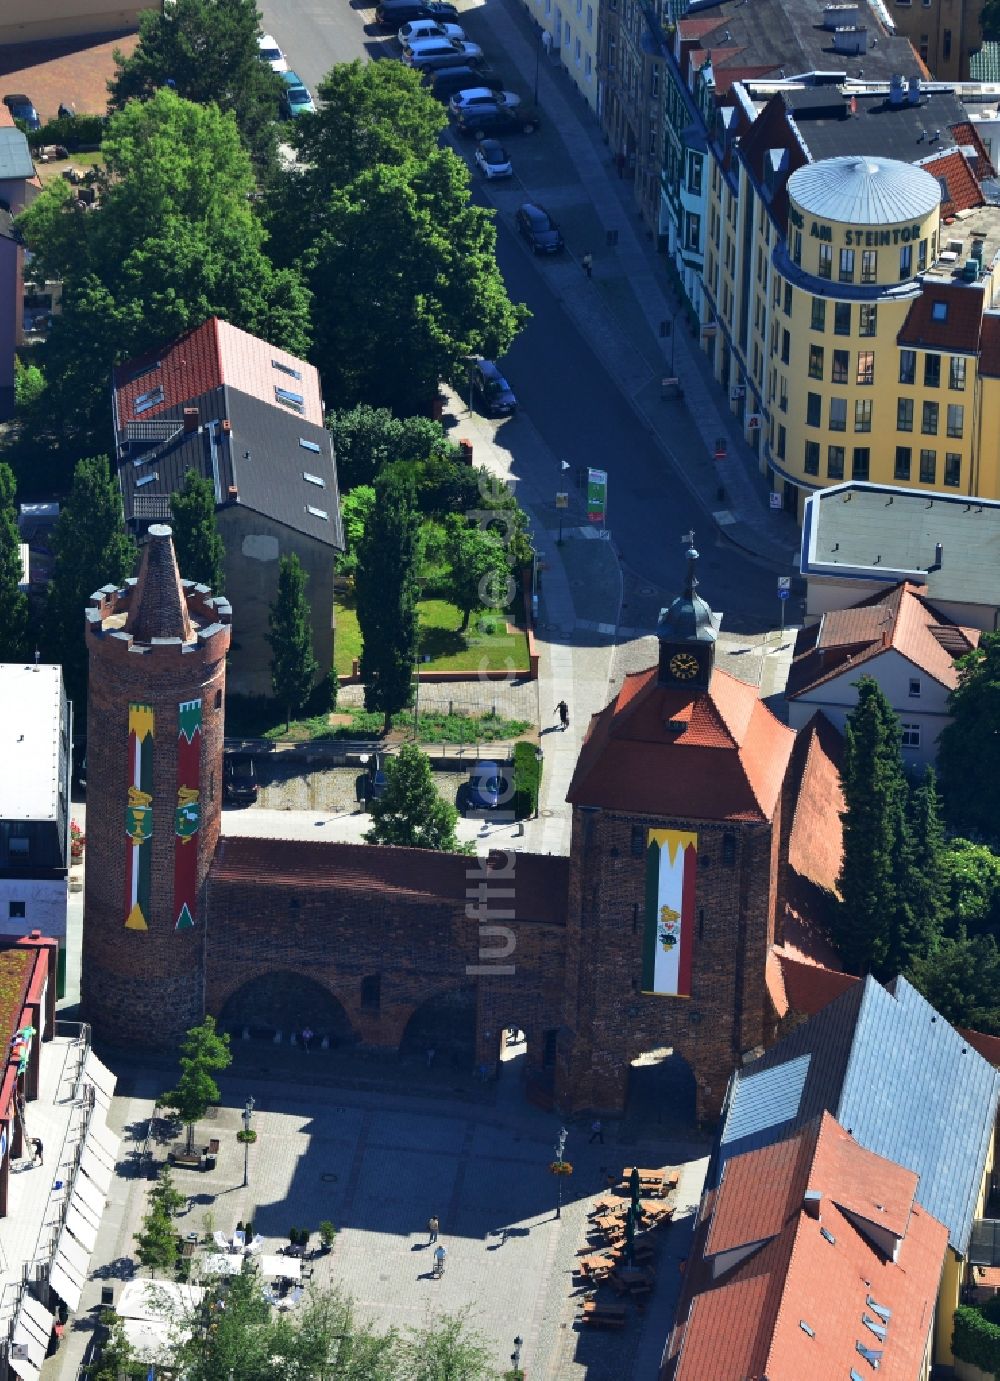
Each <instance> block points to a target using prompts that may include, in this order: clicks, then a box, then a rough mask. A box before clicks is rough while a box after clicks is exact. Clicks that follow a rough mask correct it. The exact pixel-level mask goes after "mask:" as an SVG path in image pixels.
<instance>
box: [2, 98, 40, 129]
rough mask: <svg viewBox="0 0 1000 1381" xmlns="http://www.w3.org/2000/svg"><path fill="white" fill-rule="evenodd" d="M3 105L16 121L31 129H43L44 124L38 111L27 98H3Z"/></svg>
mask: <svg viewBox="0 0 1000 1381" xmlns="http://www.w3.org/2000/svg"><path fill="white" fill-rule="evenodd" d="M3 103H4V105H5V106H6V107H7V109H8V110H9V111H10V113H11V115H13V117H14V119H15V120H21V121H22V122H23V123H24V124H26V125H27V126H28V128H29V129H41V127H42V122H41V120H40V118H39V115H38V111H37V110H36V109H35V107H34V106H33V105H32V103H31V101H30V100H29V99H28V97H27V96H21V95H12V96H5V97H4V98H3Z"/></svg>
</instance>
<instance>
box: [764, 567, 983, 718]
mask: <svg viewBox="0 0 1000 1381" xmlns="http://www.w3.org/2000/svg"><path fill="white" fill-rule="evenodd" d="M945 644H947V646H946V645H945ZM978 644H979V632H978V630H977V629H974V628H962V627H961V626H960V625H959V624H954V623H952V622H951V621H950V620H949V619H947V618H946V617H945V616H944V615H943V614H939V613H938V612H937V611H936V610H935V609H934V608H933V606H932V605H931V604H929V603H928V601H927V600H926V599H925V598H924V597H923V595H922V594H921V593H920V590H919V587H918V586H916V585H912V584H910V583H909V582H905V581H904V582H902V583H901V584H899V585H894V586H893V588H892V589H891V590H890V591H889V592H888V593H887V594H881V593H877V594H874V595H869V596H868V598H867V599H863V600H860V601H859V602H858V603H857V604H854V605H851V607H850V608H848V609H834V610H831V612H830V613H828V614H824V615H823V617H822V619H821V620H820V621H819V623H818V624H812V625H810V627H808V628H803V629H802V630H801V631H800V632H799V634H798V636H797V638H796V640H795V652H794V655H793V657H792V666H791V670H790V671H789V674H788V684H787V687H786V691H785V694H786V696H787V697H788V698H789V699H794V698H795V697H796V696H800V695H804V694H805V693H806V692H807V691H811V690H815V688H816V687H817V686H821V685H823V683H824V682H826V681H830V680H832V679H833V678H834V677H836V676H839V675H841V673H843V672H845V671H848V672H850V673H851V675H852V676H853V675H854V674H856V673H857V670H858V668H859V667H860V666H862V665H863V664H864V663H865V662H869V661H871V660H872V659H873V658H875V657H878V656H880V655H881V654H882V653H883V652H886V651H888V650H889V649H890V648H891V649H892V650H894V651H895V652H898V653H900V654H901V655H902V656H903V657H905V658H906V659H907V660H908V661H910V662H912V663H913V665H914V666H915V667H917V668H918V669H919V670H921V671H924V672H926V673H927V675H928V676H931V677H933V678H934V680H936V681H939V682H940V683H941V685H943V686H945V687H947V688H948V689H949V690H953V689H954V688H955V686H957V684H958V672H957V671H956V669H955V661H956V659H957V658H958V657H960V656H963V655H964V654H965V653H966V652H969V651H971V650H972V649H973V648H974V647H977V646H978ZM951 647H953V648H954V651H951V650H949V648H951Z"/></svg>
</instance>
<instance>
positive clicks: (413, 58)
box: [403, 38, 483, 67]
mask: <svg viewBox="0 0 1000 1381" xmlns="http://www.w3.org/2000/svg"><path fill="white" fill-rule="evenodd" d="M482 56H483V50H482V48H480V46H479V44H478V43H469V42H468V40H462V39H458V38H415V39H414V40H413V42H412V43H404V45H403V61H404V62H405V63H406V65H407V66H408V67H437V66H444V65H445V64H447V63H449V62H451V63H452V64H455V65H457V64H459V63H462V62H468V61H469V59H470V58H476V59H478V58H481V57H482ZM442 58H443V59H444V62H443V63H442V62H440V61H439V59H442Z"/></svg>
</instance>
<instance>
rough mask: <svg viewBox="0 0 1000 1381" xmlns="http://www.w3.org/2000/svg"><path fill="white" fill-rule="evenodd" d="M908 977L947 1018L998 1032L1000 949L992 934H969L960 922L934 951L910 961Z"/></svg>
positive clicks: (999, 1024) (987, 1030)
mask: <svg viewBox="0 0 1000 1381" xmlns="http://www.w3.org/2000/svg"><path fill="white" fill-rule="evenodd" d="M909 977H910V979H911V981H912V982H913V984H914V986H915V987H916V988H918V989H919V990H920V992H921V993H923V995H924V997H926V999H927V1001H928V1002H929V1003H930V1004H931V1006H932V1007H934V1008H936V1009H937V1011H939V1012H940V1013H941V1015H942V1016H943V1017H944V1018H945V1019H946V1020H947V1021H950V1022H952V1023H953V1024H954V1025H956V1026H968V1027H971V1028H972V1029H973V1030H975V1031H985V1032H987V1033H988V1034H991V1035H1000V950H998V949H997V942H996V940H994V938H993V936H992V935H973V936H970V935H969V934H968V933H967V931H966V929H965V926H964V925H960V926H959V927H958V928H957V930H956V932H955V934H954V935H949V936H947V937H946V938H945V939H943V940H942V941H941V943H940V944H939V946H938V948H937V950H936V951H935V953H934V954H929V955H927V956H925V957H922V958H918V959H915V960H914V962H913V964H912V966H911V969H910V974H909Z"/></svg>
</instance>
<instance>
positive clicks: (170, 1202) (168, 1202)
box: [149, 1165, 187, 1218]
mask: <svg viewBox="0 0 1000 1381" xmlns="http://www.w3.org/2000/svg"><path fill="white" fill-rule="evenodd" d="M149 1202H150V1203H151V1204H158V1205H159V1206H160V1208H161V1209H162V1210H163V1212H164V1213H165V1214H166V1215H167V1217H168V1218H172V1217H173V1216H174V1214H175V1213H176V1212H177V1211H178V1210H179V1209H181V1208H183V1207H184V1205H185V1204H186V1203H187V1198H186V1197H185V1196H184V1195H183V1194H182V1193H181V1192H180V1190H178V1189H177V1187H176V1186H175V1184H174V1178H173V1176H172V1175H171V1173H170V1167H169V1166H168V1165H164V1166H163V1167H162V1169H161V1170H160V1172H159V1174H158V1175H157V1176H156V1183H155V1184H154V1185H153V1187H152V1189H151V1190H150V1191H149Z"/></svg>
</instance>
